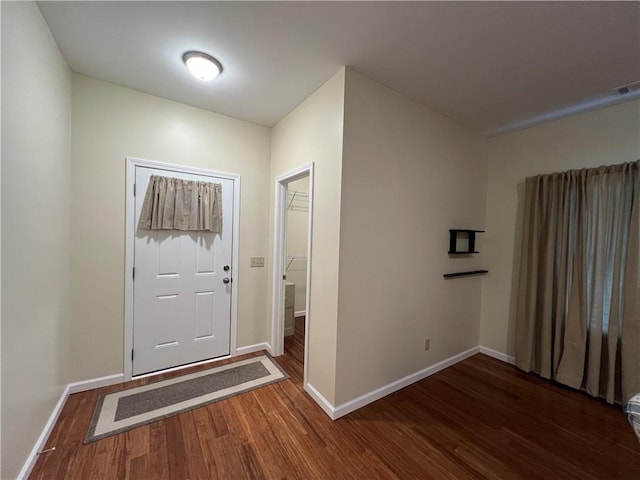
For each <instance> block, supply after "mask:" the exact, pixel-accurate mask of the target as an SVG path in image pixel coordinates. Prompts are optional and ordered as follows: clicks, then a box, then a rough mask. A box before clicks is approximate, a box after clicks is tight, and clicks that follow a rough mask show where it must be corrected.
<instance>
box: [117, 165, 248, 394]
mask: <svg viewBox="0 0 640 480" xmlns="http://www.w3.org/2000/svg"><path fill="white" fill-rule="evenodd" d="M125 161H126V168H127V173H126V194H125V195H126V200H125V254H124V264H125V269H124V380H125V382H126V381H129V380H131V379H132V378H133V359H132V358H131V351H132V349H133V306H134V305H133V265H134V258H133V256H134V251H135V250H134V241H135V232H136V226H135V214H136V212H135V205H136V200H135V196H134V182H135V178H136V177H135V172H136V167H148V168H154V169H157V170H167V171H170V172H178V173H190V174H194V175H206V176H214V177H220V178H226V179H229V180H232V181H233V222H232V233H231V234H232V241H231V248H232V253H231V261H232V262H233V263H232V265H233V270H232V273H233V288H231V330H230V337H231V338H230V345H229V355H225V356H222V357H217V358H215V359H214V360H205V361H203V362H197V363H194V364H189V365H186V366H184V367H177V368H187V367H190V366H193V365H197V364H202V363H207V362H211V361H215V360H221V359H223V358H228V357H231V356H234V355H235V354H236V348H237V346H236V345H237V333H238V285H239V270H240V268H239V266H240V264H239V263H238V244H239V238H240V175H239V174H236V173H225V172H217V171H214V170H205V169H202V168H195V167H187V166H184V165H174V164H170V163H162V162H156V161H152V160H143V159H140V158H133V157H127V158H126V159H125ZM136 193H137V194H139V195H140V194H143V193H142V192H136ZM174 369H175V368H170V369H167V370H163V372H166V371H170V370H174ZM158 373H162V372H154V373H153V375H155V374H158ZM144 376H147V375H137V376H136V378H140V377H144Z"/></svg>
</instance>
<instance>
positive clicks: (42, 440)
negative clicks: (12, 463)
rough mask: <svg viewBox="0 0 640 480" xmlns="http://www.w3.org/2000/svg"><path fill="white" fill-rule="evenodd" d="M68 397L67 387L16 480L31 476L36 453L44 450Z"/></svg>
mask: <svg viewBox="0 0 640 480" xmlns="http://www.w3.org/2000/svg"><path fill="white" fill-rule="evenodd" d="M68 396H69V386H68V385H67V386H66V387H65V389H64V390H63V392H62V395H60V399H59V400H58V403H56V406H55V407H54V408H53V412H51V416H49V420H47V423H46V424H45V425H44V428H43V429H42V433H41V434H40V436H39V437H38V440H36V444H35V445H34V446H33V449H32V450H31V453H29V456H28V457H27V460H26V461H25V462H24V465H23V466H22V469H21V470H20V473H18V477H17V479H18V480H23V479H25V480H26V479H27V478H29V475H31V470H33V467H34V466H35V464H36V462H37V461H38V452H40V451H41V450H42V449H43V448H44V446H45V445H46V444H47V440H48V439H49V435H51V431H52V430H53V427H54V426H55V424H56V422H57V421H58V417H59V416H60V412H62V407H64V404H65V402H66V401H67V397H68Z"/></svg>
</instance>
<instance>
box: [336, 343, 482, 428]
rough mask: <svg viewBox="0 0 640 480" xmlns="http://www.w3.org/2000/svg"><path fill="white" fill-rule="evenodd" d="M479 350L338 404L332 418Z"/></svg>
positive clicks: (460, 355) (437, 364) (377, 398)
mask: <svg viewBox="0 0 640 480" xmlns="http://www.w3.org/2000/svg"><path fill="white" fill-rule="evenodd" d="M479 351H480V350H479V348H478V347H473V348H470V349H469V350H466V351H464V352H462V353H459V354H457V355H454V356H453V357H449V358H447V359H445V360H442V361H441V362H438V363H436V364H435V365H431V366H430V367H427V368H424V369H422V370H419V371H417V372H415V373H412V374H410V375H407V376H406V377H403V378H401V379H399V380H396V381H394V382H391V383H389V384H387V385H384V386H383V387H380V388H376V389H375V390H373V391H371V392H369V393H365V394H364V395H361V396H359V397H358V398H354V399H353V400H350V401H348V402H346V403H343V404H342V405H338V406H337V407H334V410H333V417H332V418H333V419H334V420H335V419H337V418H340V417H342V416H344V415H347V414H348V413H351V412H353V411H354V410H357V409H359V408H362V407H364V406H365V405H368V404H370V403H372V402H375V401H376V400H379V399H381V398H382V397H385V396H387V395H389V394H390V393H393V392H395V391H397V390H400V389H401V388H404V387H406V386H409V385H411V384H412V383H415V382H418V381H420V380H422V379H424V378H427V377H428V376H430V375H433V374H434V373H437V372H439V371H440V370H444V369H445V368H447V367H450V366H451V365H454V364H456V363H458V362H461V361H462V360H465V359H467V358H469V357H471V356H473V355H475V354H476V353H478V352H479Z"/></svg>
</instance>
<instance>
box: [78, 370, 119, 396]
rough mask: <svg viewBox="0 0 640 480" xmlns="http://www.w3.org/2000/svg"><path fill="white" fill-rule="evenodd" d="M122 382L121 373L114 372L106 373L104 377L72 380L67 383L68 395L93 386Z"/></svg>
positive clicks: (105, 385) (90, 388)
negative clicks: (80, 380)
mask: <svg viewBox="0 0 640 480" xmlns="http://www.w3.org/2000/svg"><path fill="white" fill-rule="evenodd" d="M123 382H124V374H123V373H114V374H113V375H107V376H105V377H99V378H92V379H91V380H84V381H82V382H73V383H70V384H69V385H67V388H68V389H69V395H71V394H73V393H80V392H86V391H87V390H93V389H94V388H100V387H108V386H109V385H115V384H116V383H123Z"/></svg>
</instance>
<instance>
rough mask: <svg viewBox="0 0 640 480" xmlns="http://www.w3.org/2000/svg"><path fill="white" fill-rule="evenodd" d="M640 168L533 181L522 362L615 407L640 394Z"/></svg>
mask: <svg viewBox="0 0 640 480" xmlns="http://www.w3.org/2000/svg"><path fill="white" fill-rule="evenodd" d="M639 235H640V161H636V162H631V163H625V164H622V165H613V166H607V167H599V168H591V169H583V170H572V171H568V172H563V173H555V174H552V175H540V176H536V177H532V178H527V179H526V194H525V212H524V228H523V242H522V254H521V267H520V284H519V291H518V305H517V313H516V317H517V318H516V364H517V366H518V367H520V368H521V369H523V370H526V371H534V372H537V373H538V374H540V375H541V376H543V377H545V378H551V379H554V380H556V381H558V382H561V383H563V384H565V385H569V386H571V387H574V388H577V389H583V390H585V391H586V392H588V393H590V394H591V395H594V396H601V397H604V398H606V400H607V401H608V402H611V403H612V402H614V401H623V402H624V401H627V400H628V399H629V398H630V397H631V396H632V395H633V394H634V393H636V392H637V391H639V390H640V243H639V238H638V237H639Z"/></svg>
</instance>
